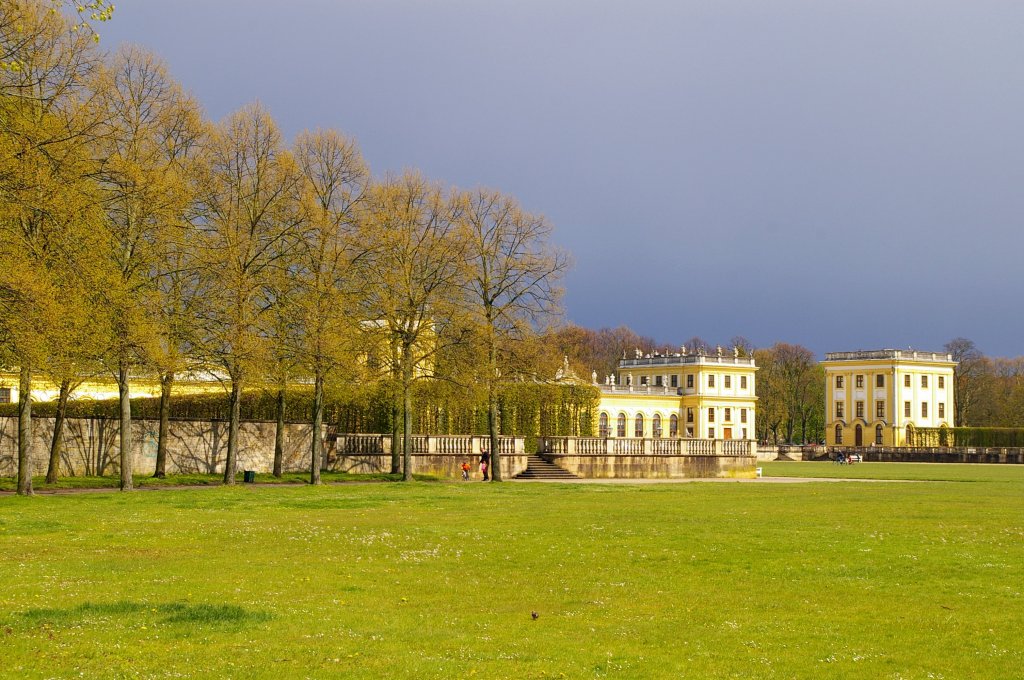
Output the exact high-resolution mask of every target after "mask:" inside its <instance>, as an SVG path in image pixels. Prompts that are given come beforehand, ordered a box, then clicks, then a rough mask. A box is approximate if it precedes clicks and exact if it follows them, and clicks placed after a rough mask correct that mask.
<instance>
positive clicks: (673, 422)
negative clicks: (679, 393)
mask: <svg viewBox="0 0 1024 680" xmlns="http://www.w3.org/2000/svg"><path fill="white" fill-rule="evenodd" d="M668 436H669V437H678V436H679V416H677V415H676V414H675V413H673V414H672V415H671V416H669V418H668Z"/></svg>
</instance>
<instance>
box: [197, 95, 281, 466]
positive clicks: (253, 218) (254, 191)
mask: <svg viewBox="0 0 1024 680" xmlns="http://www.w3.org/2000/svg"><path fill="white" fill-rule="evenodd" d="M300 190H301V174H300V173H299V172H298V170H297V168H296V166H295V162H294V160H293V158H292V156H291V154H289V153H288V152H287V151H286V150H285V149H284V147H283V145H282V141H281V133H280V131H279V130H278V128H277V125H276V124H275V123H274V121H273V119H272V118H271V117H270V114H269V113H267V111H266V110H265V109H264V108H263V107H262V106H260V105H259V104H253V105H250V106H247V107H245V108H243V109H242V110H240V111H238V112H236V113H234V114H232V115H231V116H229V117H228V118H227V119H226V120H225V121H224V122H222V123H221V124H220V125H218V126H217V127H216V128H215V130H214V131H213V133H212V134H211V141H210V143H209V151H208V155H207V167H206V174H205V176H204V177H203V179H202V182H201V193H200V204H201V209H202V218H201V220H199V221H198V223H197V226H198V232H199V234H198V241H199V251H198V252H199V255H198V257H199V266H200V273H201V296H202V299H203V304H202V308H201V311H200V325H201V340H200V341H201V345H202V353H203V355H204V356H205V357H206V358H207V359H208V360H209V361H211V362H212V363H213V364H215V365H217V366H219V368H220V369H221V370H223V372H224V377H225V378H226V380H227V381H228V382H229V384H230V411H231V415H230V425H229V429H228V451H227V460H226V461H225V465H224V483H225V484H234V483H235V474H236V472H237V459H238V432H239V423H240V420H241V398H242V391H243V389H244V387H245V385H246V382H247V380H249V379H250V378H251V377H253V376H254V375H258V374H259V372H260V366H261V364H263V363H264V362H265V360H266V342H265V337H264V335H263V332H262V325H261V324H262V317H263V315H264V314H265V313H266V312H267V309H268V305H267V303H268V296H267V290H268V285H269V281H270V275H271V273H272V271H273V268H274V267H275V266H277V265H278V264H280V263H281V260H282V259H283V258H286V257H287V256H288V253H289V252H290V250H291V245H290V244H292V243H293V242H294V240H295V238H296V236H297V226H298V221H299V220H300V211H298V210H296V209H295V202H296V201H297V200H299V192H300Z"/></svg>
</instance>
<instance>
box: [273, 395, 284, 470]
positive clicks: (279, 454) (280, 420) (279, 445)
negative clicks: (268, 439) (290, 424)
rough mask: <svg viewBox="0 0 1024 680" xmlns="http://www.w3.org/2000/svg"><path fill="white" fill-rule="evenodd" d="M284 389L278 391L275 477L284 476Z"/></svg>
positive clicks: (275, 432)
mask: <svg viewBox="0 0 1024 680" xmlns="http://www.w3.org/2000/svg"><path fill="white" fill-rule="evenodd" d="M284 400H285V391H284V387H283V386H282V387H279V388H278V390H277V429H276V430H274V476H275V477H280V476H281V475H283V474H284V407H285V401H284Z"/></svg>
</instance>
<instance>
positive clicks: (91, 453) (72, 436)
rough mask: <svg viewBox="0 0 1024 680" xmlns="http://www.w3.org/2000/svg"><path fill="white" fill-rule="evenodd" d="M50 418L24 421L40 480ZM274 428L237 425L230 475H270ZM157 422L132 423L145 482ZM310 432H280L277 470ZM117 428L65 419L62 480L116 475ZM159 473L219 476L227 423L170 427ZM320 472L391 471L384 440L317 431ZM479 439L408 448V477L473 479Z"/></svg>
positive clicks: (303, 452)
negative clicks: (466, 474)
mask: <svg viewBox="0 0 1024 680" xmlns="http://www.w3.org/2000/svg"><path fill="white" fill-rule="evenodd" d="M53 427H54V419H53V418H33V419H32V434H33V442H32V464H33V467H34V468H35V473H36V474H45V472H46V468H47V465H48V462H49V455H50V441H51V440H52V438H53ZM275 429H276V423H274V422H263V421H260V422H243V423H241V425H240V428H239V442H238V469H239V471H241V470H255V471H256V472H271V471H272V470H273V466H274V434H275ZM158 432H159V421H156V420H142V419H139V420H133V421H132V466H133V470H134V472H135V473H136V474H152V473H153V471H154V469H155V468H156V445H157V436H158ZM311 433H312V426H311V425H309V424H304V423H291V424H286V425H285V437H284V469H285V470H286V471H294V470H308V469H309V462H310V452H309V449H310V443H311ZM119 435H120V423H119V421H118V420H115V419H110V418H69V419H67V420H66V421H65V422H64V450H63V455H62V456H61V469H60V474H61V475H62V476H69V475H75V476H82V475H113V474H116V473H117V472H118V470H119V457H120V449H119V448H118V447H119V441H120V439H119ZM168 436H169V442H168V447H167V473H168V474H175V473H210V474H217V473H220V472H223V470H224V459H225V458H226V456H227V445H228V423H227V422H223V421H193V420H172V421H171V422H170V427H169V429H168ZM321 436H323V437H324V444H325V446H324V453H325V457H324V458H325V461H324V462H325V467H326V468H327V469H331V470H338V471H345V472H353V473H364V472H365V473H370V472H388V471H390V469H391V455H390V451H391V437H390V436H389V435H345V434H342V435H330V434H329V430H328V427H327V426H324V428H323V430H322V434H321ZM487 445H488V442H487V439H486V438H484V437H470V436H453V437H427V436H422V435H417V436H416V437H415V438H414V442H413V449H412V450H413V452H414V453H413V456H412V459H413V470H414V471H415V472H417V473H420V474H431V475H436V476H440V477H452V478H457V477H461V475H462V471H461V469H460V466H461V465H462V462H463V461H464V460H465V461H467V462H469V463H470V465H471V466H472V469H473V471H474V473H475V475H476V476H477V477H479V470H478V462H479V460H480V451H481V450H482V448H486V446H487ZM502 450H507V453H504V454H503V456H502V464H503V467H502V471H503V472H504V473H505V476H506V478H509V477H512V476H513V475H515V474H518V473H519V472H521V471H523V470H525V469H526V454H525V453H524V452H523V440H522V438H511V437H503V438H502ZM17 468H18V419H17V418H10V417H0V476H13V475H14V474H16V472H17Z"/></svg>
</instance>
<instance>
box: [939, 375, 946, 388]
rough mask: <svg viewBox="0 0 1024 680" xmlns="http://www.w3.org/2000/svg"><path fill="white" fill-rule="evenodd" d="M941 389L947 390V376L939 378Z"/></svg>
mask: <svg viewBox="0 0 1024 680" xmlns="http://www.w3.org/2000/svg"><path fill="white" fill-rule="evenodd" d="M939 389H940V390H944V389H946V376H944V375H940V376H939Z"/></svg>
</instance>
